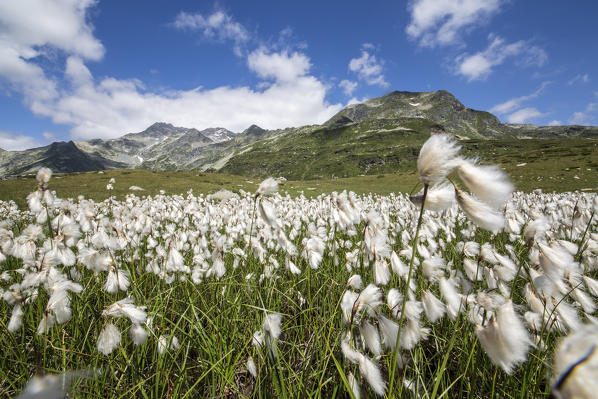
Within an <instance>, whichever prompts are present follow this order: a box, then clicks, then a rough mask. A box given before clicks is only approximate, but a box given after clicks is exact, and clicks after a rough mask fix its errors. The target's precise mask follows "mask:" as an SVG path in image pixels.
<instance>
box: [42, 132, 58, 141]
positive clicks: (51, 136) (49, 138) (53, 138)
mask: <svg viewBox="0 0 598 399" xmlns="http://www.w3.org/2000/svg"><path fill="white" fill-rule="evenodd" d="M42 136H44V138H45V139H46V141H48V142H52V141H56V135H55V134H54V133H52V132H43V133H42Z"/></svg>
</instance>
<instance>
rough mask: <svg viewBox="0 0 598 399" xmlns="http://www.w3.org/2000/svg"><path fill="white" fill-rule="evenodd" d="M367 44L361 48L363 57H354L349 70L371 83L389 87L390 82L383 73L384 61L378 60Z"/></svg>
mask: <svg viewBox="0 0 598 399" xmlns="http://www.w3.org/2000/svg"><path fill="white" fill-rule="evenodd" d="M366 45H367V43H366ZM366 45H364V46H363V48H362V50H361V57H359V58H353V59H351V61H349V70H350V71H352V72H355V73H357V76H358V77H359V79H361V80H363V81H365V82H366V83H367V84H369V85H378V86H381V87H388V86H389V84H388V82H387V81H386V79H385V78H384V73H383V64H384V62H383V61H382V60H380V61H379V60H377V59H376V56H375V55H373V54H370V52H369V51H368V50H369V49H370V47H369V46H366Z"/></svg>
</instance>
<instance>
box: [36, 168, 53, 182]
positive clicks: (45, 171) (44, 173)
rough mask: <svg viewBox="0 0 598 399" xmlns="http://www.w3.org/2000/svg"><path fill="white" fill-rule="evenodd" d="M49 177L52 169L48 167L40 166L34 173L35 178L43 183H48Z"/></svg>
mask: <svg viewBox="0 0 598 399" xmlns="http://www.w3.org/2000/svg"><path fill="white" fill-rule="evenodd" d="M51 177H52V169H50V168H40V169H39V170H38V171H37V174H36V175H35V179H36V180H37V181H38V182H40V184H43V185H45V184H48V182H49V181H50V178H51Z"/></svg>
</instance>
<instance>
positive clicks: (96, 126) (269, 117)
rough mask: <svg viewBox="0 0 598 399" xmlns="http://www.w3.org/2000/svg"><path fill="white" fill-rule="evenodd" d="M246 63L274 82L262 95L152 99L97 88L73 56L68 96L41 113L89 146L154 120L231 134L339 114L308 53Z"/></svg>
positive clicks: (135, 91)
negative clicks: (314, 73)
mask: <svg viewBox="0 0 598 399" xmlns="http://www.w3.org/2000/svg"><path fill="white" fill-rule="evenodd" d="M248 64H249V65H250V69H251V70H252V71H254V72H255V73H256V74H258V76H260V77H262V78H264V79H271V80H272V82H270V84H268V85H267V87H266V88H264V89H261V90H258V89H252V88H250V87H228V86H225V87H218V88H215V89H211V90H203V89H202V88H197V89H193V90H179V91H171V92H168V93H154V92H151V91H148V90H146V89H145V88H144V86H143V84H142V83H141V82H139V81H137V80H118V79H114V78H104V79H102V80H101V81H99V82H95V80H94V79H93V77H92V75H91V73H89V70H88V69H87V67H86V66H85V65H84V64H83V62H82V61H81V60H80V59H78V58H74V57H71V58H69V59H68V60H67V67H66V69H65V80H68V81H70V82H71V90H70V92H69V93H68V94H65V95H63V96H62V97H61V98H60V99H59V100H57V101H53V102H50V103H48V104H47V107H46V108H45V109H44V111H43V112H38V114H40V115H43V116H47V117H50V118H51V119H52V121H53V122H55V123H60V124H67V125H70V126H72V130H71V136H72V137H73V138H79V139H81V138H82V139H89V138H95V137H101V138H113V137H118V136H121V135H122V134H124V133H126V132H135V131H141V130H143V129H145V128H146V127H147V126H148V125H150V124H151V123H153V122H155V121H167V122H170V123H173V124H175V125H179V126H187V127H196V128H208V127H215V126H222V127H225V128H227V129H230V130H232V131H241V130H243V129H245V128H246V127H247V126H249V125H251V124H252V123H256V124H258V125H260V126H262V127H264V128H269V129H274V128H281V127H288V126H298V125H305V124H309V123H320V122H324V121H325V120H327V119H329V118H330V117H331V116H332V115H334V114H335V113H336V112H338V111H339V110H340V108H341V105H340V104H329V103H328V102H327V101H326V99H325V97H326V92H327V87H326V85H324V84H323V83H322V82H320V81H319V80H318V79H316V78H314V77H313V76H310V75H308V72H309V65H310V63H309V59H308V58H307V56H305V55H304V54H299V53H294V54H290V55H289V54H287V53H284V52H282V53H267V52H265V51H263V50H256V52H254V53H252V54H250V57H248Z"/></svg>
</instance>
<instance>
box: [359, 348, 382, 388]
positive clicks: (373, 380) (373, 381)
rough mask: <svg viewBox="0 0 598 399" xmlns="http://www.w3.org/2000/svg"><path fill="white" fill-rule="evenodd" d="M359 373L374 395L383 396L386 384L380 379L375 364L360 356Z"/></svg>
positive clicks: (380, 376) (380, 375) (378, 370)
mask: <svg viewBox="0 0 598 399" xmlns="http://www.w3.org/2000/svg"><path fill="white" fill-rule="evenodd" d="M359 372H360V373H361V376H362V377H363V378H365V380H366V381H367V382H368V384H369V385H370V387H371V388H372V390H373V391H374V392H376V395H378V396H384V392H386V382H384V379H382V374H381V373H380V369H379V368H378V366H376V363H374V362H373V361H372V360H371V359H370V358H368V357H367V356H361V359H359Z"/></svg>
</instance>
